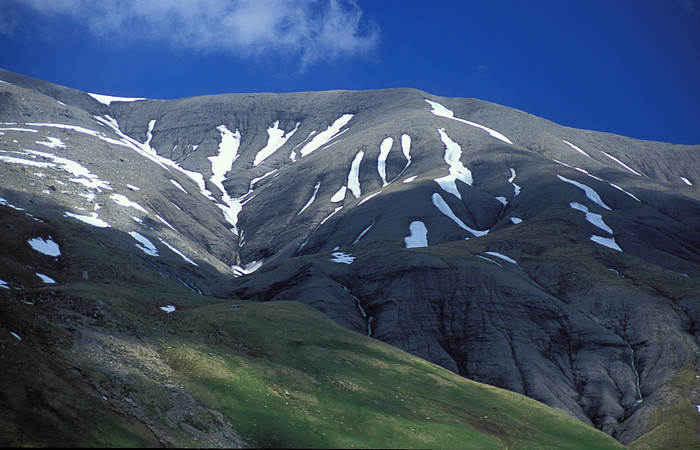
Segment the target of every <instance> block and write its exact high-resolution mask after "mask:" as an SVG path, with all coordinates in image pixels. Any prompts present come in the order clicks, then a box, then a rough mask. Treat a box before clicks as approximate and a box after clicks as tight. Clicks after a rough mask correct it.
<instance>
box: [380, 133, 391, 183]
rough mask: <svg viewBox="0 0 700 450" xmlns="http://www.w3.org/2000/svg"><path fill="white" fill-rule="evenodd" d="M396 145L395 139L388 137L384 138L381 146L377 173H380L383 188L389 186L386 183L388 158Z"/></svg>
mask: <svg viewBox="0 0 700 450" xmlns="http://www.w3.org/2000/svg"><path fill="white" fill-rule="evenodd" d="M393 145H394V138H391V137H388V138H384V140H383V141H382V143H381V144H380V145H379V158H377V172H379V177H380V178H381V179H382V187H384V186H386V185H388V184H389V183H388V182H387V181H386V158H387V156H389V152H390V151H391V147H392V146H393Z"/></svg>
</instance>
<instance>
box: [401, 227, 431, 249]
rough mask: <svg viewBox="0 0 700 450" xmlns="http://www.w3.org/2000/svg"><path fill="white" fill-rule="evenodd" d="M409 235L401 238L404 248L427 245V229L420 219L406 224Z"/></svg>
mask: <svg viewBox="0 0 700 450" xmlns="http://www.w3.org/2000/svg"><path fill="white" fill-rule="evenodd" d="M408 231H409V233H410V234H409V235H408V236H406V237H405V238H403V240H404V242H405V243H406V248H417V247H427V246H428V229H427V228H426V227H425V224H424V223H423V222H421V221H420V220H415V221H413V222H411V224H410V225H409V226H408Z"/></svg>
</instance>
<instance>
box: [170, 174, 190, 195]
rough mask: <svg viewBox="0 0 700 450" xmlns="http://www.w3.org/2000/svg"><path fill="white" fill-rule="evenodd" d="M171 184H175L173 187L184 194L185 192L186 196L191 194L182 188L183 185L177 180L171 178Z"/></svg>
mask: <svg viewBox="0 0 700 450" xmlns="http://www.w3.org/2000/svg"><path fill="white" fill-rule="evenodd" d="M170 182H171V183H172V184H173V186H175V187H176V188H178V189H180V190H181V191H182V192H184V193H185V194H189V192H187V190H186V189H185V188H184V187H182V185H181V184H180V183H178V182H177V181H175V180H173V179H172V178H171V179H170Z"/></svg>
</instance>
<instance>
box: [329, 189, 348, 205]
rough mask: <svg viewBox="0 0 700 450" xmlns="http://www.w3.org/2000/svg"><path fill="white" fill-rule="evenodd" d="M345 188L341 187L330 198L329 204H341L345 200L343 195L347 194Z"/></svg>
mask: <svg viewBox="0 0 700 450" xmlns="http://www.w3.org/2000/svg"><path fill="white" fill-rule="evenodd" d="M347 190H348V188H347V186H341V187H340V189H338V191H337V192H336V193H335V194H333V197H331V203H338V202H342V201H343V200H344V199H345V193H346V192H347Z"/></svg>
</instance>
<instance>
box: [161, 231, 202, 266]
mask: <svg viewBox="0 0 700 450" xmlns="http://www.w3.org/2000/svg"><path fill="white" fill-rule="evenodd" d="M158 240H159V241H160V242H162V243H163V244H165V246H166V247H168V248H169V249H170V250H172V251H173V252H174V253H175V254H177V255H179V256H180V257H181V258H182V259H184V260H185V262H187V263H189V264H192V265H193V266H199V264H197V263H196V262H194V261H192V260H191V259H190V258H188V257H187V256H185V255H184V254H183V253H182V252H181V251H180V250H178V249H176V248H175V247H173V246H172V245H170V244H169V243H168V242H166V241H164V240H163V239H162V238H158Z"/></svg>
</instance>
